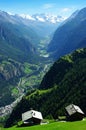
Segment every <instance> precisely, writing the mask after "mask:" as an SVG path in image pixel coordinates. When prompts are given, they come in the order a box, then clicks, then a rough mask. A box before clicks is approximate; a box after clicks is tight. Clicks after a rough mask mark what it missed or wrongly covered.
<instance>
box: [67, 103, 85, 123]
mask: <svg viewBox="0 0 86 130" xmlns="http://www.w3.org/2000/svg"><path fill="white" fill-rule="evenodd" d="M65 109H66V113H67V120H70V121H77V120H82V119H83V117H84V115H85V114H84V112H83V111H82V110H81V109H80V108H79V106H77V105H74V104H70V105H69V106H67V107H66V108H65Z"/></svg>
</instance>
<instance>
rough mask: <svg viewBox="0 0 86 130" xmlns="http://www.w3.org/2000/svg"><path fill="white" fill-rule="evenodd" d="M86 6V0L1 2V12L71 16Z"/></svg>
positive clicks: (15, 0)
mask: <svg viewBox="0 0 86 130" xmlns="http://www.w3.org/2000/svg"><path fill="white" fill-rule="evenodd" d="M85 6H86V0H0V10H3V11H7V12H11V13H14V14H22V13H24V14H35V13H50V14H55V15H62V16H69V15H71V14H72V13H73V12H74V11H75V10H77V9H81V8H83V7H85Z"/></svg>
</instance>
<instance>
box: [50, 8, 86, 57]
mask: <svg viewBox="0 0 86 130" xmlns="http://www.w3.org/2000/svg"><path fill="white" fill-rule="evenodd" d="M82 41H84V42H82ZM82 43H83V44H82ZM81 47H86V8H83V9H81V10H79V11H76V12H74V13H73V14H72V15H71V16H70V17H69V18H68V19H67V20H66V21H64V22H63V23H62V24H61V25H60V26H59V27H58V28H57V30H56V31H55V33H54V36H53V38H52V40H51V42H50V44H49V46H48V52H50V54H51V55H52V57H53V58H54V59H57V58H59V57H60V56H63V55H65V54H68V53H70V52H72V51H73V50H75V49H77V48H81Z"/></svg>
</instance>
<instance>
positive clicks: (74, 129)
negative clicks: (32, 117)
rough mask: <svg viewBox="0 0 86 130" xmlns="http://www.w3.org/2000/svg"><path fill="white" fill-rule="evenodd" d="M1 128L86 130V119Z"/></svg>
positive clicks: (10, 129) (15, 129)
mask: <svg viewBox="0 0 86 130" xmlns="http://www.w3.org/2000/svg"><path fill="white" fill-rule="evenodd" d="M1 130H86V120H84V121H78V122H54V123H51V124H45V125H38V126H30V127H20V128H16V127H11V128H9V129H4V128H1Z"/></svg>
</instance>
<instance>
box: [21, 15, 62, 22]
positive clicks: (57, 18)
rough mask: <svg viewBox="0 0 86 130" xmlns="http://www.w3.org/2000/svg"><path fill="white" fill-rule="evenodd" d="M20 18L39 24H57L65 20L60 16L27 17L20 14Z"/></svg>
mask: <svg viewBox="0 0 86 130" xmlns="http://www.w3.org/2000/svg"><path fill="white" fill-rule="evenodd" d="M19 16H20V17H22V18H24V19H28V20H32V21H39V22H50V23H54V24H55V23H58V22H62V21H64V20H65V18H64V17H62V16H54V15H50V14H34V15H28V14H20V15H19Z"/></svg>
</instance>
